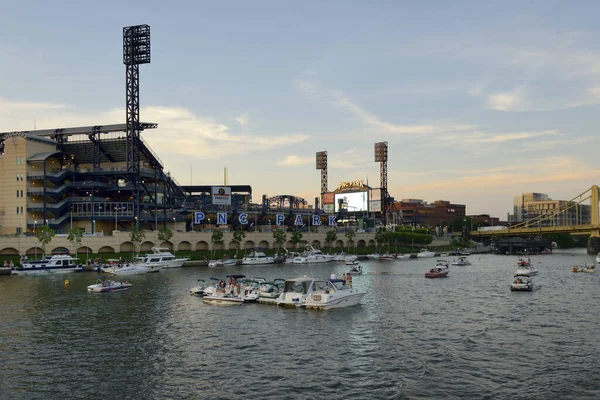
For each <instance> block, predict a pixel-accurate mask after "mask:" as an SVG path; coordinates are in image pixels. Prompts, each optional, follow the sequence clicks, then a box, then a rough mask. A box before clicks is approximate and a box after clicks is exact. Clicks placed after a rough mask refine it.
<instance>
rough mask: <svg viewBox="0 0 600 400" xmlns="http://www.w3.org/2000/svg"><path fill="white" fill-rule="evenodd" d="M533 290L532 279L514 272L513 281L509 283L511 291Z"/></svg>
mask: <svg viewBox="0 0 600 400" xmlns="http://www.w3.org/2000/svg"><path fill="white" fill-rule="evenodd" d="M532 290H533V280H532V279H531V278H530V277H529V276H527V275H519V274H516V275H515V278H514V280H513V283H512V284H511V285H510V291H511V292H531V291H532Z"/></svg>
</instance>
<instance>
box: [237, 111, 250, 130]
mask: <svg viewBox="0 0 600 400" xmlns="http://www.w3.org/2000/svg"><path fill="white" fill-rule="evenodd" d="M235 120H236V121H237V122H239V123H240V129H241V130H242V132H243V133H247V132H246V128H247V126H248V114H247V113H244V114H242V115H240V116H239V117H237V118H236V119H235Z"/></svg>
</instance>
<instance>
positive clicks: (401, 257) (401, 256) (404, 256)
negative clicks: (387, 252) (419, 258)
mask: <svg viewBox="0 0 600 400" xmlns="http://www.w3.org/2000/svg"><path fill="white" fill-rule="evenodd" d="M396 260H410V254H396Z"/></svg>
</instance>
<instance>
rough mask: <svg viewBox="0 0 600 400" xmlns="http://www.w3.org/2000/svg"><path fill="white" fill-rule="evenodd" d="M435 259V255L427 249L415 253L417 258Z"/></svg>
mask: <svg viewBox="0 0 600 400" xmlns="http://www.w3.org/2000/svg"><path fill="white" fill-rule="evenodd" d="M433 257H435V253H434V252H433V251H429V250H427V249H421V251H420V252H419V253H417V258H433Z"/></svg>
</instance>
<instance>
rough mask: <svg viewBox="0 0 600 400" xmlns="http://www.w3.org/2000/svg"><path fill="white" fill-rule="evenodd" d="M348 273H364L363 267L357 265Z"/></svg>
mask: <svg viewBox="0 0 600 400" xmlns="http://www.w3.org/2000/svg"><path fill="white" fill-rule="evenodd" d="M346 273H347V274H350V275H362V274H363V267H362V265H355V266H353V267H352V268H350V271H348V272H346Z"/></svg>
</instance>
